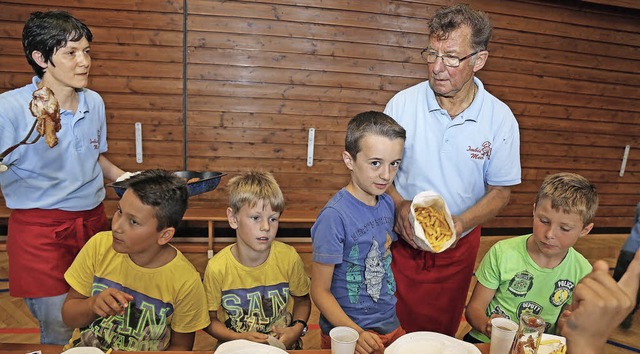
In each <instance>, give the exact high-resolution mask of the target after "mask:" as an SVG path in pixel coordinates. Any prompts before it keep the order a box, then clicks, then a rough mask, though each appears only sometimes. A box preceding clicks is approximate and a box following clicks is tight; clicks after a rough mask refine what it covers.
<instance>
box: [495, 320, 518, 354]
mask: <svg viewBox="0 0 640 354" xmlns="http://www.w3.org/2000/svg"><path fill="white" fill-rule="evenodd" d="M517 331H518V324H517V323H515V322H513V321H511V320H508V319H506V318H503V317H496V318H494V319H492V320H491V346H490V349H489V354H508V353H509V351H510V350H511V345H512V344H513V339H514V338H515V336H516V332H517Z"/></svg>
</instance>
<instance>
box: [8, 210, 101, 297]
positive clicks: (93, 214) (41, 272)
mask: <svg viewBox="0 0 640 354" xmlns="http://www.w3.org/2000/svg"><path fill="white" fill-rule="evenodd" d="M108 229H109V221H108V220H107V217H106V215H105V213H104V207H103V205H102V204H100V205H98V206H97V207H95V208H94V209H92V210H87V211H77V212H75V211H63V210H57V209H54V210H44V209H15V210H12V211H11V216H10V217H9V228H8V235H9V236H8V238H7V252H8V255H9V293H10V294H11V296H15V297H27V298H37V297H49V296H56V295H61V294H64V293H66V292H67V291H68V290H69V285H68V284H67V282H66V281H65V280H64V272H66V271H67V268H69V266H70V265H71V263H72V262H73V260H74V259H75V257H76V255H77V254H78V252H80V249H81V248H82V246H84V244H85V243H86V242H87V240H88V239H89V238H90V237H91V236H93V235H95V234H96V233H98V232H100V231H105V230H108Z"/></svg>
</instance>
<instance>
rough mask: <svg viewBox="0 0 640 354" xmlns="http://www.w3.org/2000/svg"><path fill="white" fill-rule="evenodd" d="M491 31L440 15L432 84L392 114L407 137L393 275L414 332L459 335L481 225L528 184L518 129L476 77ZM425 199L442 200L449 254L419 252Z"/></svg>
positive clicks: (463, 13)
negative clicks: (414, 215)
mask: <svg viewBox="0 0 640 354" xmlns="http://www.w3.org/2000/svg"><path fill="white" fill-rule="evenodd" d="M491 30H492V26H491V23H490V22H489V18H488V16H487V15H486V14H485V13H483V12H479V11H474V10H472V9H471V8H469V7H468V6H467V5H455V6H452V7H446V8H441V9H439V10H438V11H437V12H436V14H435V16H434V17H433V18H432V19H431V20H430V21H429V33H430V35H429V44H428V46H427V48H425V49H424V50H423V51H422V53H421V56H422V58H423V59H424V60H425V61H426V63H427V68H428V81H425V82H422V83H420V84H417V85H415V86H413V87H410V88H408V89H405V90H403V91H401V92H399V93H398V94H396V95H395V96H394V97H393V98H392V99H391V101H389V103H388V104H387V107H386V109H385V113H386V114H388V115H390V116H391V117H393V118H394V119H395V120H396V121H398V122H399V123H400V124H401V125H402V126H403V127H404V128H405V129H406V131H407V141H406V144H405V150H404V156H403V159H402V164H401V166H400V169H399V171H398V174H397V175H396V178H395V182H394V186H393V187H392V188H389V191H388V193H389V194H390V195H391V196H392V197H393V199H394V203H395V205H396V221H395V222H396V224H395V231H396V232H398V234H399V235H400V236H401V240H400V241H399V242H396V243H394V245H393V246H392V252H393V263H392V269H393V273H394V275H395V279H396V282H397V292H396V296H397V298H398V303H397V313H398V318H399V319H400V322H401V324H402V327H403V328H405V329H406V330H407V331H408V332H413V331H435V332H440V333H444V334H447V335H450V336H454V335H455V334H456V331H457V330H458V326H459V324H460V319H461V317H462V312H463V310H464V305H465V302H466V298H467V292H468V290H469V284H470V281H471V276H472V273H473V267H474V265H475V260H476V255H477V252H478V248H479V244H480V228H481V224H482V223H484V222H485V221H487V220H489V219H491V218H492V217H494V216H495V215H496V214H498V212H500V210H502V208H504V207H505V206H506V205H507V203H508V202H509V197H510V194H511V186H513V185H517V184H519V183H520V181H521V171H520V134H519V131H518V123H517V121H516V119H515V117H514V116H513V113H511V110H510V109H509V107H507V105H505V104H504V103H503V102H501V101H500V100H498V99H497V98H496V97H494V96H493V95H491V94H490V93H489V92H487V91H486V90H485V88H484V85H483V84H482V82H481V81H480V80H479V79H478V78H476V77H475V73H476V72H478V71H479V70H480V69H482V68H483V67H484V65H485V63H486V62H487V58H488V57H489V52H488V51H487V46H488V44H489V38H490V37H491ZM425 190H433V191H435V192H437V193H439V194H440V195H442V196H443V198H444V200H445V201H446V203H447V205H448V207H449V209H450V210H451V213H452V215H453V220H454V224H455V231H456V235H457V243H456V244H454V246H453V247H451V248H449V249H447V250H445V251H444V252H441V253H430V252H425V251H422V250H420V249H417V248H416V244H415V243H414V241H413V229H412V226H411V223H410V221H409V217H408V216H409V209H410V204H411V200H412V199H413V197H414V196H415V195H416V194H418V193H420V192H422V191H425Z"/></svg>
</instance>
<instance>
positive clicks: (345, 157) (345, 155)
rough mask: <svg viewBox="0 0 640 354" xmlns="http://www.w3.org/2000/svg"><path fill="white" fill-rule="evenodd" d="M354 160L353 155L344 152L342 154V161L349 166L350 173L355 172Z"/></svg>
mask: <svg viewBox="0 0 640 354" xmlns="http://www.w3.org/2000/svg"><path fill="white" fill-rule="evenodd" d="M353 160H354V159H353V158H352V157H351V154H350V153H348V152H346V151H343V152H342V161H344V164H345V165H347V168H348V169H349V171H353Z"/></svg>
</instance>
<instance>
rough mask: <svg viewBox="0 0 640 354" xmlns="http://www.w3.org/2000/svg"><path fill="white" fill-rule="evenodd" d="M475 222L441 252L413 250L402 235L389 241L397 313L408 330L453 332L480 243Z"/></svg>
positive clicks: (457, 324)
mask: <svg viewBox="0 0 640 354" xmlns="http://www.w3.org/2000/svg"><path fill="white" fill-rule="evenodd" d="M480 229H481V227H480V226H478V227H476V228H475V229H474V230H472V231H471V232H470V233H469V234H467V235H466V236H465V237H463V238H462V239H460V241H458V244H457V245H456V247H455V248H450V249H448V250H446V251H444V252H442V253H431V252H425V251H421V250H416V249H414V248H413V247H411V246H410V245H409V244H408V243H406V242H405V241H404V240H403V239H402V238H399V240H398V241H397V242H394V243H393V244H392V245H391V252H392V257H393V258H392V262H391V269H392V270H393V275H394V277H395V279H396V284H397V291H396V297H397V298H398V303H397V304H396V313H397V314H398V319H399V320H400V324H401V325H402V327H403V328H404V329H405V330H406V331H407V332H416V331H432V332H438V333H442V334H446V335H449V336H455V334H456V332H457V331H458V326H459V325H460V319H461V318H462V313H463V311H464V307H465V304H466V302H467V293H468V291H469V284H470V282H471V276H472V275H473V268H474V266H475V262H476V256H477V254H478V248H479V247H480Z"/></svg>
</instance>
